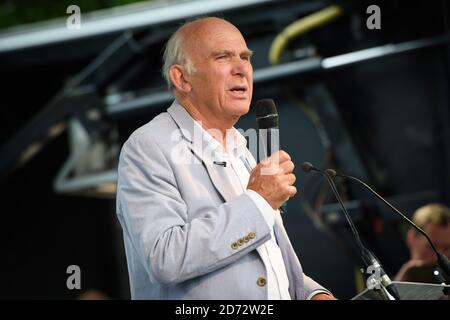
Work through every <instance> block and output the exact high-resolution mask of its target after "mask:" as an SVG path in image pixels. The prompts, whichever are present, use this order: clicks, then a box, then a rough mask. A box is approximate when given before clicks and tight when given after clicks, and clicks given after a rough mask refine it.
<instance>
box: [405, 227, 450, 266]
mask: <svg viewBox="0 0 450 320" xmlns="http://www.w3.org/2000/svg"><path fill="white" fill-rule="evenodd" d="M424 231H425V232H426V233H427V234H428V235H429V237H430V239H431V241H432V242H433V243H434V245H435V246H436V249H438V250H439V251H440V252H442V253H443V254H444V255H446V256H447V257H450V225H449V226H447V227H442V226H440V225H437V224H433V223H430V224H428V225H427V226H426V227H425V229H424ZM413 242H414V243H413V245H412V246H411V250H412V253H413V256H415V258H416V259H419V260H423V261H426V262H427V263H429V264H432V263H434V262H436V255H435V253H434V252H433V251H432V249H431V248H430V245H429V244H428V241H427V240H426V239H425V237H423V236H421V235H417V234H416V235H415V236H414V240H413Z"/></svg>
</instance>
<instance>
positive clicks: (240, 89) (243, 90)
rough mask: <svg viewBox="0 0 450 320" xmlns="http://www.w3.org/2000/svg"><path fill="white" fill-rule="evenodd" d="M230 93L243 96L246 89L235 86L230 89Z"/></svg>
mask: <svg viewBox="0 0 450 320" xmlns="http://www.w3.org/2000/svg"><path fill="white" fill-rule="evenodd" d="M230 91H231V92H233V93H237V94H244V93H246V92H247V88H246V87H241V86H236V87H233V88H231V89H230Z"/></svg>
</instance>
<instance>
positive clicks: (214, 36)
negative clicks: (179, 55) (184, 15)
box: [182, 18, 247, 55]
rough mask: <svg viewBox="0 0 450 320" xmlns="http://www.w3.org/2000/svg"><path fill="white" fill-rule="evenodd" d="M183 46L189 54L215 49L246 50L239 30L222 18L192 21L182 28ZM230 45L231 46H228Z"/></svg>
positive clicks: (205, 52) (201, 53)
mask: <svg viewBox="0 0 450 320" xmlns="http://www.w3.org/2000/svg"><path fill="white" fill-rule="evenodd" d="M182 42H183V48H184V49H185V50H186V51H187V52H189V54H200V55H205V54H208V53H210V52H212V51H217V50H230V49H235V50H247V44H246V42H245V40H244V37H243V36H242V34H241V32H240V31H239V30H238V29H237V28H236V27H235V26H234V25H232V24H231V23H229V22H227V21H225V20H222V19H216V18H211V19H205V20H200V21H194V22H192V23H191V24H189V25H186V26H185V27H184V28H183V30H182ZM230 46H231V47H232V48H230Z"/></svg>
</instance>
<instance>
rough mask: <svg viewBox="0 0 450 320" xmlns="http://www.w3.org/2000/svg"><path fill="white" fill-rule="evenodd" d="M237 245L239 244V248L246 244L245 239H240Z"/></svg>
mask: <svg viewBox="0 0 450 320" xmlns="http://www.w3.org/2000/svg"><path fill="white" fill-rule="evenodd" d="M237 243H238V245H239V246H242V245H243V244H244V238H240V239H239V240H238V241H237Z"/></svg>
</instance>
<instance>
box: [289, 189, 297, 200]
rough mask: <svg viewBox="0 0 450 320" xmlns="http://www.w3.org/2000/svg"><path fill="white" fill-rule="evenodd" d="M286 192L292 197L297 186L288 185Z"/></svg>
mask: <svg viewBox="0 0 450 320" xmlns="http://www.w3.org/2000/svg"><path fill="white" fill-rule="evenodd" d="M287 192H288V195H289V197H290V198H292V197H293V196H295V194H296V193H297V188H296V187H295V186H289V187H287Z"/></svg>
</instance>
